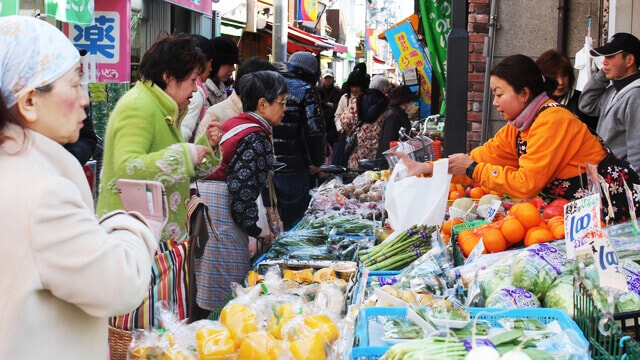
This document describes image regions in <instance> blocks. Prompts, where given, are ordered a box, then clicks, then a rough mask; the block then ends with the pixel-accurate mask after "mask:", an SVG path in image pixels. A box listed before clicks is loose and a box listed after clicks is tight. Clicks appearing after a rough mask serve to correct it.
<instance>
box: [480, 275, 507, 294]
mask: <svg viewBox="0 0 640 360" xmlns="http://www.w3.org/2000/svg"><path fill="white" fill-rule="evenodd" d="M483 276H484V279H483V280H481V281H480V292H481V294H482V297H483V298H484V299H488V298H489V297H490V296H491V295H492V294H493V293H494V292H495V291H496V290H498V289H502V288H505V287H508V286H513V283H512V281H511V274H510V273H509V270H507V269H505V268H497V269H495V270H490V271H486V272H484V274H483Z"/></svg>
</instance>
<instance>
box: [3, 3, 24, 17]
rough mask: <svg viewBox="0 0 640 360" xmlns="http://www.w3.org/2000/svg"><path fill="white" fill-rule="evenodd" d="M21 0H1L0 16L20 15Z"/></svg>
mask: <svg viewBox="0 0 640 360" xmlns="http://www.w3.org/2000/svg"><path fill="white" fill-rule="evenodd" d="M19 10H20V0H0V16H9V15H18V11H19Z"/></svg>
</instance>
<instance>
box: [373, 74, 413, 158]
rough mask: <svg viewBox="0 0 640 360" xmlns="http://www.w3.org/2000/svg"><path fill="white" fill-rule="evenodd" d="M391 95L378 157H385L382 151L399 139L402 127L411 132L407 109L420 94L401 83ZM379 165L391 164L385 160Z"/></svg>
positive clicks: (381, 134) (379, 143)
mask: <svg viewBox="0 0 640 360" xmlns="http://www.w3.org/2000/svg"><path fill="white" fill-rule="evenodd" d="M389 97H390V102H389V106H390V108H389V110H387V113H386V114H385V115H384V122H383V123H382V130H381V131H380V138H379V139H378V152H377V154H376V159H382V158H384V155H382V153H383V152H385V151H387V150H389V147H390V146H389V144H390V143H391V142H392V141H398V140H399V138H400V134H399V131H400V128H401V127H403V128H405V130H407V133H409V131H410V129H411V121H409V116H408V115H407V111H408V110H409V109H410V108H411V105H412V104H415V102H416V100H417V98H418V94H417V93H414V92H413V91H411V88H410V87H409V86H407V85H401V86H397V87H395V88H393V89H392V90H391V94H390V95H389ZM379 165H380V166H381V167H383V168H387V167H388V166H389V164H387V163H386V161H383V162H382V163H380V164H379Z"/></svg>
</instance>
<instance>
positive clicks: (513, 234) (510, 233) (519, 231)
mask: <svg viewBox="0 0 640 360" xmlns="http://www.w3.org/2000/svg"><path fill="white" fill-rule="evenodd" d="M500 231H502V235H504V238H505V240H507V243H508V244H509V245H513V244H515V243H517V242H520V241H522V240H523V239H524V235H525V233H526V230H525V229H524V226H523V225H522V223H521V222H520V220H518V219H517V218H509V219H506V220H505V221H504V223H502V226H501V227H500Z"/></svg>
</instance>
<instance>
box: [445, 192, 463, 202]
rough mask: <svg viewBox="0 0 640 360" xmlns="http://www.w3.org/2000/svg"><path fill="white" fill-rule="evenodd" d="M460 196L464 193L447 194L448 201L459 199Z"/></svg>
mask: <svg viewBox="0 0 640 360" xmlns="http://www.w3.org/2000/svg"><path fill="white" fill-rule="evenodd" d="M462 196H464V192H459V191H456V190H454V191H452V192H450V193H449V200H455V199H459V198H461V197H462Z"/></svg>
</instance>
